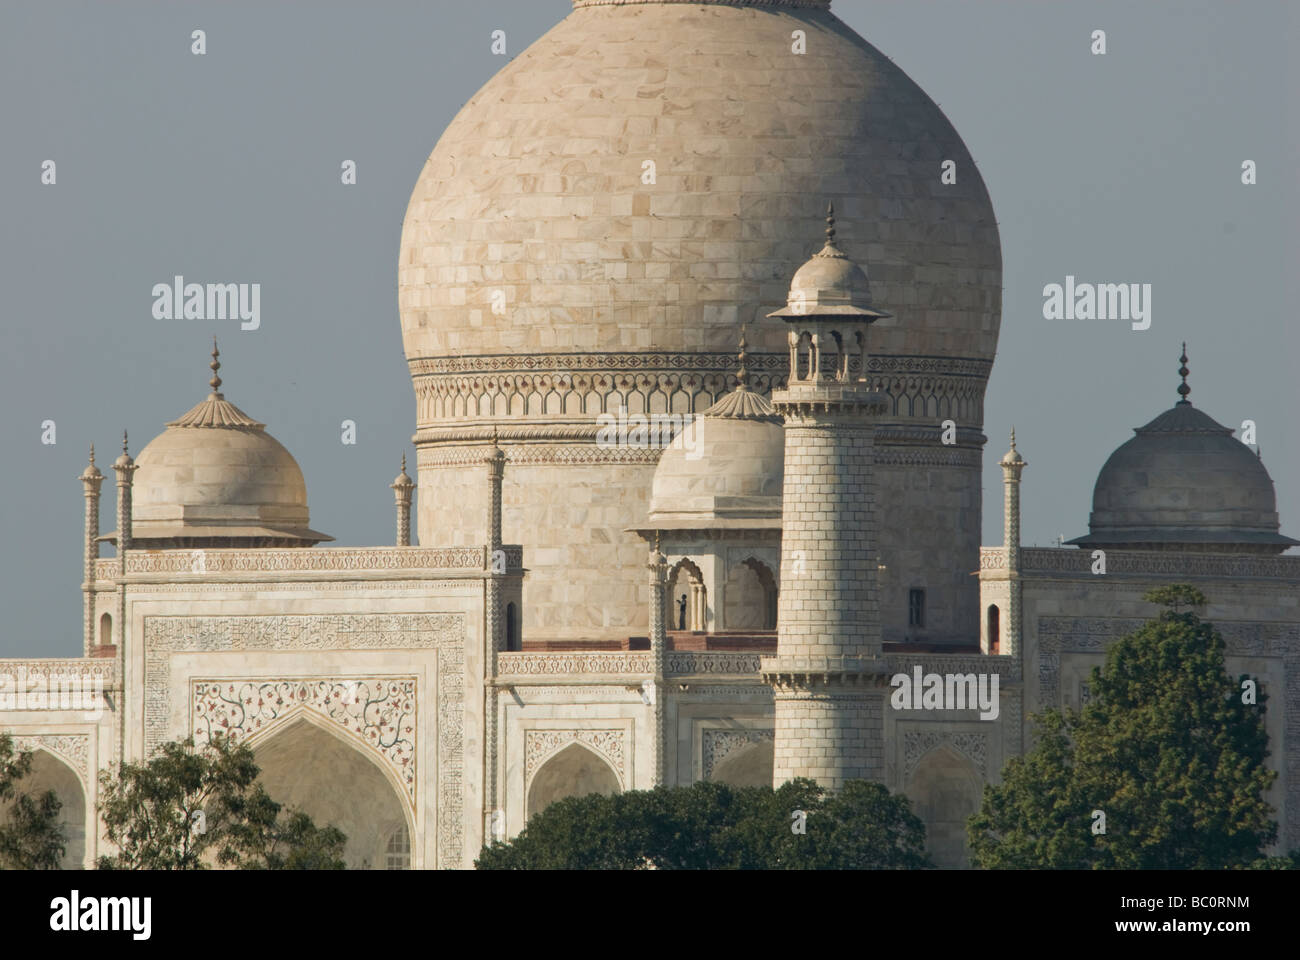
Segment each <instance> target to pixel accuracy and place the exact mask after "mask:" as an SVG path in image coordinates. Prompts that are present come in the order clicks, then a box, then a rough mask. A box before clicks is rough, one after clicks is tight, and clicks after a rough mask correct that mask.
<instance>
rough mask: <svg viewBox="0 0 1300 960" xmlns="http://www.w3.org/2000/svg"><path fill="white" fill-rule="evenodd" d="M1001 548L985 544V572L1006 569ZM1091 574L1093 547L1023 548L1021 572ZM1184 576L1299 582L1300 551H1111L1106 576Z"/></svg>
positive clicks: (982, 561)
mask: <svg viewBox="0 0 1300 960" xmlns="http://www.w3.org/2000/svg"><path fill="white" fill-rule="evenodd" d="M1006 569H1007V559H1006V553H1005V551H1004V550H1003V548H1001V547H981V548H980V571H981V572H984V571H1005V570H1006ZM1058 573H1066V574H1075V575H1087V576H1092V575H1093V574H1092V551H1090V550H1075V549H1072V548H1056V547H1021V548H1020V574H1021V576H1022V577H1026V576H1033V575H1035V574H1058ZM1124 575H1128V576H1137V577H1141V576H1158V577H1162V578H1168V577H1178V576H1185V577H1189V578H1195V577H1210V578H1225V577H1226V578H1232V579H1241V578H1247V579H1269V580H1297V581H1300V556H1285V557H1252V556H1232V555H1222V556H1215V555H1214V554H1203V553H1177V552H1173V551H1170V552H1167V553H1166V552H1159V551H1146V550H1143V551H1138V550H1107V551H1106V576H1108V577H1112V576H1124Z"/></svg>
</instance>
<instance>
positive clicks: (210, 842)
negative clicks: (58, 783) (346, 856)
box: [98, 738, 347, 870]
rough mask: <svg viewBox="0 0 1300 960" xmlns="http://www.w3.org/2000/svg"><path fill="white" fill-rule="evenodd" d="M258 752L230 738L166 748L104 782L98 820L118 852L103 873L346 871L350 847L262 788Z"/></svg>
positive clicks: (104, 860) (103, 860)
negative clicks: (216, 868) (214, 868)
mask: <svg viewBox="0 0 1300 960" xmlns="http://www.w3.org/2000/svg"><path fill="white" fill-rule="evenodd" d="M259 772H260V771H259V769H258V767H257V763H256V762H255V760H254V758H253V751H252V750H251V749H249V748H248V747H247V746H245V745H244V744H236V743H233V742H231V741H230V740H227V739H224V738H218V739H216V740H214V741H213V742H212V743H211V744H210V745H208V746H207V747H206V748H204V749H203V750H195V749H194V743H193V741H192V740H185V741H182V742H173V743H165V744H163V746H162V749H161V750H160V751H159V753H158V754H157V755H156V756H154V757H152V758H151V759H149V760H147V761H145V762H143V763H126V764H123V765H122V766H121V768H120V769H119V770H118V772H117V775H116V776H113V775H112V773H110V772H109V771H104V772H103V773H101V774H100V785H101V786H100V793H101V797H102V799H101V801H100V816H101V818H102V819H103V821H104V828H105V834H106V836H107V838H108V839H109V841H111V842H112V843H113V845H114V846H115V847H117V849H118V852H117V853H116V854H115V855H111V856H102V857H100V858H99V862H98V866H99V868H100V869H101V870H203V869H207V868H209V867H212V866H222V867H232V868H242V869H254V870H256V869H268V870H283V869H315V870H321V869H332V870H341V869H343V868H344V863H343V859H342V857H343V848H344V846H345V844H346V843H347V838H346V837H345V836H344V835H343V833H342V832H341V831H339V830H338V829H337V828H335V827H317V826H316V825H315V824H314V823H313V822H312V820H311V818H310V817H308V816H307V815H306V814H305V813H301V812H295V811H285V810H283V808H282V807H281V805H280V804H278V803H276V802H275V801H274V800H272V799H271V797H270V796H268V795H267V793H266V791H265V790H264V789H263V788H262V785H261V784H260V783H257V782H256V780H257V775H258V773H259Z"/></svg>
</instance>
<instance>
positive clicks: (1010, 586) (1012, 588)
mask: <svg viewBox="0 0 1300 960" xmlns="http://www.w3.org/2000/svg"><path fill="white" fill-rule="evenodd" d="M1027 463H1028V461H1027V460H1025V458H1024V457H1022V456H1021V455H1020V451H1019V450H1017V449H1016V428H1015V427H1012V428H1011V449H1010V450H1008V451H1007V452H1006V454H1005V455H1004V456H1003V457H1002V459H1001V460H1000V461H998V464H999V466H1001V467H1002V550H1003V552H1004V553H1005V554H1006V566H1007V625H1006V628H1005V637H1006V640H1005V642H1003V641H1002V640H1000V639H999V641H998V653H999V654H1004V655H1017V656H1018V655H1019V653H1020V474H1021V472H1022V471H1023V470H1024V469H1025V466H1026V465H1027ZM989 643H990V644H992V643H993V638H992V637H990V638H989ZM989 652H990V653H992V650H991V649H990V651H989Z"/></svg>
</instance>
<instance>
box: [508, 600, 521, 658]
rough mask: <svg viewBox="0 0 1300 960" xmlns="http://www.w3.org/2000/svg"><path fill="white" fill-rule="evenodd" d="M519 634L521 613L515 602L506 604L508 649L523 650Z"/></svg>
mask: <svg viewBox="0 0 1300 960" xmlns="http://www.w3.org/2000/svg"><path fill="white" fill-rule="evenodd" d="M522 649H523V644H522V643H521V641H520V636H519V614H518V613H517V612H516V610H515V605H514V604H513V603H507V604H506V650H522Z"/></svg>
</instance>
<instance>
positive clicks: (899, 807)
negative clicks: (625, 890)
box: [475, 779, 931, 870]
mask: <svg viewBox="0 0 1300 960" xmlns="http://www.w3.org/2000/svg"><path fill="white" fill-rule="evenodd" d="M797 811H802V812H803V813H804V814H806V820H805V832H804V833H803V834H797V833H795V832H794V830H793V829H792V828H793V827H794V825H795V823H796V819H795V815H796V812H797ZM924 846H925V827H924V825H923V824H922V823H921V821H920V819H919V818H917V817H916V816H915V815H914V814H913V813H912V812H911V809H910V806H909V804H908V801H907V798H906V797H901V796H893V795H891V794H890V793H889V791H888V790H887V789H885V787H884V786H882V785H881V784H878V783H870V782H867V781H861V780H855V781H851V782H850V783H848V784H847V785H846V786H845V787H844V789H843V790H841V791H839V792H838V793H834V794H828V793H826V791H824V790H823V789H822V788H821V787H819V786H818V785H817V784H815V783H813V782H812V781H811V780H802V779H801V780H792V781H790V782H789V783H785V784H783V785H782V786H780V787H779V788H777V789H775V790H773V789H772V788H771V787H746V788H740V789H738V788H732V787H728V786H727V785H726V784H722V783H712V782H708V781H701V782H699V783H695V784H692V785H691V786H688V787H659V788H656V789H654V790H632V791H629V792H627V793H620V794H615V795H613V796H602V795H600V794H589V795H587V796H584V797H569V798H567V799H564V800H560V801H558V802H556V803H554V804H552V805H551V806H549V807H547V808H546V809H545V810H543V811H541V812H540V813H538V814H537V815H535V816H534V817H533V818H532V819H531V820H529V821H528V826H527V827H525V828H524V830H523V831H522V832H521V833H520V834H519V835H518V836H517V837H515V838H514V839H513V840H512V841H510V842H508V843H493V844H491V845H490V846H486V847H484V848H483V851H482V853H481V854H480V856H479V859H478V860H477V861H476V862H475V866H477V867H478V868H479V869H480V870H643V869H659V870H746V869H748V870H763V869H768V870H832V869H844V870H850V869H853V870H873V869H874V870H881V869H906V868H919V867H928V866H930V865H931V864H930V863H929V861H928V860H927V859H926V857H925V854H924Z"/></svg>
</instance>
